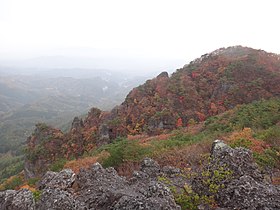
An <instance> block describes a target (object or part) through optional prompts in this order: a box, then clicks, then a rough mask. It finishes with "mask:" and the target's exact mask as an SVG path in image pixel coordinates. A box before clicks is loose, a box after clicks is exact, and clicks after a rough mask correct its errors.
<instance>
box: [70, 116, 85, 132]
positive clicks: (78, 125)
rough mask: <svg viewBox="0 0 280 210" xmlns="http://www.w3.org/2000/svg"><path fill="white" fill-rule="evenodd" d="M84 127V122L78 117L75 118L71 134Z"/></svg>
mask: <svg viewBox="0 0 280 210" xmlns="http://www.w3.org/2000/svg"><path fill="white" fill-rule="evenodd" d="M83 127H84V123H83V120H82V119H79V118H78V117H75V118H74V120H73V122H72V126H71V132H75V131H79V130H81V128H83Z"/></svg>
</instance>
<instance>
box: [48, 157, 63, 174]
mask: <svg viewBox="0 0 280 210" xmlns="http://www.w3.org/2000/svg"><path fill="white" fill-rule="evenodd" d="M66 162H67V160H66V159H64V158H61V159H58V160H57V161H55V162H54V163H53V164H52V165H50V167H49V169H50V170H51V171H54V172H59V171H61V170H62V169H63V167H64V165H65V163H66Z"/></svg>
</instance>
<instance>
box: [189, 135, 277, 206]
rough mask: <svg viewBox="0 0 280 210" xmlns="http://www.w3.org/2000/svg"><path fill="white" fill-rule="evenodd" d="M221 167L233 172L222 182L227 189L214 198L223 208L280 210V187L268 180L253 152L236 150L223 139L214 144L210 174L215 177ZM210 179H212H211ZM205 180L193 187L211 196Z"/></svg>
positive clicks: (216, 194) (194, 183)
mask: <svg viewBox="0 0 280 210" xmlns="http://www.w3.org/2000/svg"><path fill="white" fill-rule="evenodd" d="M221 168H223V170H229V171H231V172H232V175H231V176H230V177H228V178H226V179H225V180H223V181H222V180H221V181H220V183H218V184H220V186H222V185H223V187H220V188H219V190H218V192H217V193H215V194H214V196H215V200H216V201H217V203H218V205H219V206H220V207H222V208H226V209H248V210H259V209H267V210H276V209H280V188H279V187H278V186H274V185H272V184H270V183H268V182H266V181H265V180H264V178H263V175H262V174H261V172H260V170H259V169H258V167H257V165H256V163H255V162H254V160H253V157H252V153H251V151H249V150H248V149H245V148H236V149H233V148H231V147H229V146H228V145H226V144H225V143H224V142H222V141H220V140H216V141H214V143H213V146H212V151H211V161H210V163H209V164H208V165H207V169H208V172H209V174H214V173H213V172H214V171H215V170H216V171H218V170H219V169H221ZM212 176H213V175H212ZM208 179H209V180H211V177H209V178H208ZM203 181H205V180H203V179H202V178H201V177H199V178H198V179H195V180H194V181H193V186H192V187H193V189H194V190H195V191H196V192H198V193H199V194H201V195H203V194H207V195H208V193H209V189H207V188H206V185H205V184H203ZM216 184H217V183H216ZM201 209H207V208H201Z"/></svg>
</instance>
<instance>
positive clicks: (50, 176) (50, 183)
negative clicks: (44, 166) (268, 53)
mask: <svg viewBox="0 0 280 210" xmlns="http://www.w3.org/2000/svg"><path fill="white" fill-rule="evenodd" d="M74 181H75V174H74V172H73V171H72V170H71V169H64V170H62V171H60V172H59V173H56V172H52V171H48V172H47V173H46V174H45V175H44V176H43V178H42V179H41V181H40V182H39V184H38V188H39V189H40V190H41V189H44V188H47V187H48V188H58V189H61V190H66V189H69V188H71V186H72V184H73V183H74Z"/></svg>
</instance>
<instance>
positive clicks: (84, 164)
mask: <svg viewBox="0 0 280 210" xmlns="http://www.w3.org/2000/svg"><path fill="white" fill-rule="evenodd" d="M108 156H109V153H108V152H105V151H103V152H101V153H100V154H99V155H98V156H93V157H86V158H82V159H77V160H72V161H69V162H67V163H66V164H65V165H64V168H70V169H72V170H73V171H74V172H75V173H76V174H78V173H79V171H80V169H81V168H89V167H90V166H92V165H93V164H94V163H96V162H98V161H100V160H102V159H103V158H106V157H108Z"/></svg>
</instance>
